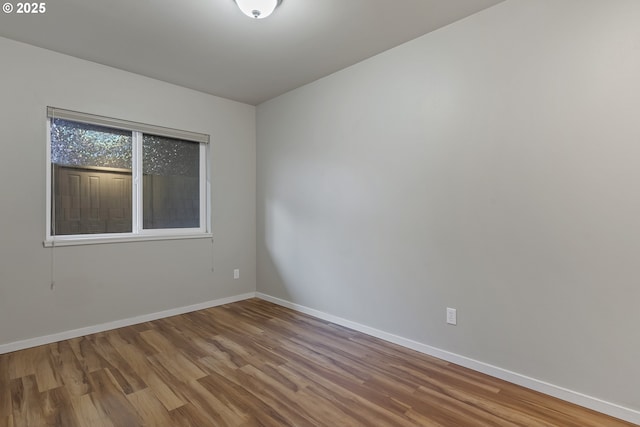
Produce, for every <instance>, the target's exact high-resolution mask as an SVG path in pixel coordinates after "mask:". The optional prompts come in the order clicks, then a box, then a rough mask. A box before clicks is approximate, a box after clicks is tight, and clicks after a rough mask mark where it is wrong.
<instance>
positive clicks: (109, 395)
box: [89, 369, 144, 427]
mask: <svg viewBox="0 0 640 427" xmlns="http://www.w3.org/2000/svg"><path fill="white" fill-rule="evenodd" d="M89 382H90V384H91V388H92V389H93V391H92V392H91V393H90V396H91V397H92V399H93V404H94V405H95V408H96V409H97V410H98V413H99V417H100V418H103V419H104V418H106V419H109V420H110V421H111V422H112V423H113V424H114V425H115V426H117V427H119V426H127V427H141V426H143V425H144V423H143V422H142V420H141V419H140V417H139V416H138V415H137V412H136V411H135V409H134V408H133V406H132V405H131V404H130V403H129V401H128V400H127V398H126V396H125V395H124V394H123V393H122V390H121V388H120V387H119V383H118V382H117V380H116V379H115V378H114V377H113V375H111V373H110V371H109V370H108V369H102V370H99V371H95V372H91V373H90V374H89Z"/></svg>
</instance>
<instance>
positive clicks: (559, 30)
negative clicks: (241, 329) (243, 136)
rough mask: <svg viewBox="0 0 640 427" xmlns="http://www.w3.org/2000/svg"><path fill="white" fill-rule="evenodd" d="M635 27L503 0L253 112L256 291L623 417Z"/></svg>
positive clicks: (612, 17)
mask: <svg viewBox="0 0 640 427" xmlns="http://www.w3.org/2000/svg"><path fill="white" fill-rule="evenodd" d="M638 22H640V2H638V1H636V0H615V1H601V0H589V1H585V0H561V1H558V0H536V1H519V0H511V1H507V2H505V3H502V4H500V5H497V6H495V7H493V8H491V9H488V10H486V11H483V12H481V13H479V14H477V15H474V16H471V17H469V18H467V19H465V20H463V21H460V22H458V23H455V24H453V25H450V26H448V27H446V28H443V29H441V30H438V31H436V32H434V33H431V34H428V35H425V36H423V37H421V38H419V39H416V40H414V41H412V42H409V43H406V44H404V45H402V46H399V47H397V48H394V49H392V50H390V51H387V52H385V53H383V54H381V55H378V56H375V57H373V58H370V59H369V60H366V61H364V62H362V63H359V64H357V65H355V66H353V67H350V68H348V69H346V70H343V71H340V72H338V73H336V74H334V75H331V76H329V77H326V78H324V79H322V80H319V81H317V82H315V83H312V84H310V85H307V86H304V87H302V88H299V89H297V90H294V91H292V92H289V93H288V94H285V95H283V96H281V97H279V98H275V99H273V100H271V101H268V102H266V103H264V104H261V105H260V106H258V109H257V129H258V141H257V144H258V147H257V153H258V156H257V166H258V169H257V170H258V173H257V182H258V185H257V192H258V196H257V202H258V204H257V218H258V247H257V250H258V258H257V261H258V278H259V280H258V284H257V288H258V291H260V292H263V293H266V294H269V295H271V296H274V297H278V298H282V299H285V300H288V301H291V302H294V303H298V304H302V305H305V306H307V307H310V308H313V309H317V310H320V311H323V312H326V313H329V314H333V315H336V316H340V317H343V318H346V319H348V320H352V321H356V322H359V323H362V324H365V325H367V326H370V327H374V328H377V329H380V330H383V331H386V332H389V333H393V334H397V335H400V336H403V337H406V338H410V339H414V340H416V341H419V342H421V343H425V344H428V345H431V346H435V347H438V348H441V349H444V350H448V351H451V352H454V353H457V354H460V355H464V356H467V357H470V358H473V359H476V360H479V361H482V362H486V363H490V364H493V365H496V366H498V367H501V368H504V369H508V370H511V371H515V372H517V373H520V374H524V375H528V376H530V377H533V378H536V379H538V380H542V381H547V382H550V383H552V384H555V385H559V386H562V387H566V388H569V389H571V390H574V391H578V392H582V393H585V394H588V395H591V396H595V397H599V398H602V399H604V400H607V401H610V402H614V403H618V404H621V405H625V406H627V407H629V408H632V409H636V410H640V394H639V393H638V384H639V383H640V364H639V363H638V361H639V360H640V340H638V326H639V325H640V310H639V309H638V301H640V285H639V282H638V278H639V277H640V262H639V259H638V256H639V254H640V227H639V226H638V221H639V218H640V191H639V188H640V184H639V183H640V166H639V165H640V25H638ZM446 307H455V308H457V309H458V326H455V327H453V326H447V325H446V324H445V308H446Z"/></svg>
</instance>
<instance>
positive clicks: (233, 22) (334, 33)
mask: <svg viewBox="0 0 640 427" xmlns="http://www.w3.org/2000/svg"><path fill="white" fill-rule="evenodd" d="M501 1H502V0H283V3H282V5H281V6H280V7H279V8H278V9H277V10H276V11H275V12H274V13H273V15H271V16H270V17H269V18H267V19H262V20H253V19H250V18H247V17H245V16H244V15H243V14H242V13H241V12H240V11H239V10H238V8H237V7H236V5H235V3H234V1H233V0H102V1H99V0H49V1H48V2H47V3H46V6H47V11H46V13H44V14H42V15H33V14H32V15H18V14H16V13H15V12H14V13H11V14H5V13H0V36H4V37H7V38H10V39H14V40H18V41H22V42H25V43H29V44H32V45H36V46H40V47H44V48H47V49H51V50H54V51H57V52H61V53H65V54H68V55H72V56H76V57H78V58H83V59H87V60H90V61H94V62H98V63H101V64H105V65H109V66H112V67H116V68H120V69H123V70H127V71H132V72H134V73H138V74H142V75H145V76H149V77H153V78H156V79H159V80H164V81H167V82H170V83H174V84H177V85H181V86H185V87H188V88H192V89H196V90H199V91H202V92H207V93H210V94H213V95H218V96H221V97H224V98H229V99H233V100H237V101H241V102H246V103H249V104H254V105H256V104H259V103H261V102H263V101H266V100H268V99H270V98H273V97H275V96H277V95H280V94H282V93H284V92H287V91H289V90H291V89H294V88H296V87H299V86H302V85H304V84H306V83H309V82H312V81H314V80H316V79H318V78H321V77H323V76H326V75H328V74H331V73H333V72H335V71H338V70H340V69H342V68H345V67H347V66H349V65H352V64H355V63H357V62H359V61H361V60H363V59H365V58H368V57H370V56H373V55H375V54H377V53H380V52H382V51H384V50H387V49H389V48H392V47H394V46H397V45H399V44H402V43H404V42H406V41H408V40H411V39H414V38H416V37H418V36H421V35H423V34H426V33H428V32H430V31H433V30H435V29H437V28H440V27H443V26H445V25H447V24H450V23H452V22H455V21H457V20H459V19H462V18H464V17H467V16H469V15H472V14H474V13H476V12H478V11H480V10H482V9H485V8H487V7H490V6H492V5H494V4H497V3H500V2H501ZM14 3H15V2H14Z"/></svg>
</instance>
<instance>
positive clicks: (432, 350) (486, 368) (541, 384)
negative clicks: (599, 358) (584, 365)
mask: <svg viewBox="0 0 640 427" xmlns="http://www.w3.org/2000/svg"><path fill="white" fill-rule="evenodd" d="M255 296H256V297H257V298H260V299H263V300H265V301H269V302H272V303H274V304H278V305H281V306H283V307H287V308H290V309H292V310H296V311H299V312H301V313H305V314H308V315H311V316H314V317H317V318H320V319H323V320H326V321H329V322H332V323H336V324H338V325H341V326H345V327H347V328H350V329H354V330H356V331H359V332H362V333H365V334H367V335H371V336H374V337H376V338H380V339H383V340H385V341H389V342H392V343H394V344H398V345H401V346H403V347H407V348H410V349H412V350H416V351H419V352H421V353H424V354H428V355H430V356H433V357H437V358H439V359H442V360H446V361H447V362H451V363H455V364H456V365H460V366H464V367H465V368H469V369H473V370H474V371H477V372H481V373H483V374H487V375H490V376H492V377H495V378H500V379H502V380H505V381H508V382H510V383H513V384H517V385H520V386H522V387H526V388H529V389H531V390H535V391H538V392H540V393H544V394H547V395H549V396H553V397H556V398H558V399H562V400H564V401H567V402H571V403H574V404H576V405H580V406H583V407H585V408H589V409H592V410H594V411H597V412H601V413H603V414H607V415H610V416H612V417H615V418H619V419H621V420H625V421H628V422H631V423H634V424H640V411H636V410H633V409H630V408H626V407H624V406H621V405H617V404H615V403H611V402H607V401H604V400H602V399H598V398H596V397H592V396H587V395H585V394H582V393H578V392H576V391H573V390H569V389H566V388H564V387H559V386H556V385H553V384H550V383H547V382H545V381H540V380H537V379H535V378H531V377H528V376H526V375H522V374H518V373H516V372H512V371H509V370H507V369H503V368H500V367H497V366H493V365H490V364H488V363H484V362H480V361H477V360H474V359H470V358H468V357H465V356H461V355H459V354H455V353H451V352H449V351H445V350H442V349H439V348H436V347H432V346H429V345H426V344H422V343H420V342H417V341H413V340H410V339H407V338H403V337H400V336H398V335H394V334H390V333H388V332H384V331H381V330H379V329H375V328H371V327H369V326H366V325H362V324H360V323H356V322H352V321H351V320H347V319H343V318H341V317H337V316H334V315H332V314H328V313H325V312H322V311H319V310H315V309H313V308H309V307H306V306H303V305H300V304H295V303H292V302H290V301H286V300H283V299H280V298H275V297H272V296H270V295H266V294H263V293H261V292H256V295H255Z"/></svg>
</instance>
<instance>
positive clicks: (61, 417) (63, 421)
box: [41, 387, 82, 427]
mask: <svg viewBox="0 0 640 427" xmlns="http://www.w3.org/2000/svg"><path fill="white" fill-rule="evenodd" d="M41 397H42V412H43V415H44V418H45V419H46V425H48V426H65V427H82V425H81V424H80V422H79V421H78V418H77V416H76V413H75V411H74V409H73V405H72V403H71V395H70V394H69V392H68V391H67V390H66V388H64V387H60V388H55V389H51V390H47V391H46V392H44V393H42V394H41Z"/></svg>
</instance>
